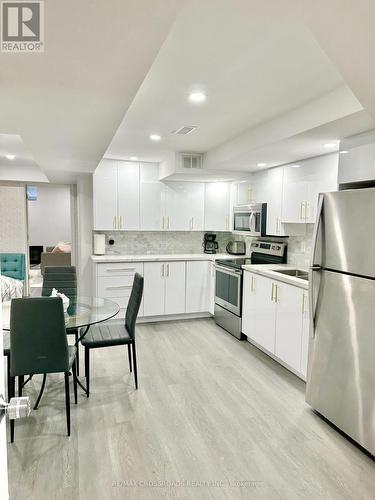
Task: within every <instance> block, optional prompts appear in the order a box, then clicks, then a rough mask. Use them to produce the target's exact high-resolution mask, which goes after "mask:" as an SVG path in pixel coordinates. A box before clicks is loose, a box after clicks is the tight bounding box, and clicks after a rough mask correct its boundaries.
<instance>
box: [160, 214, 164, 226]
mask: <svg viewBox="0 0 375 500" xmlns="http://www.w3.org/2000/svg"><path fill="white" fill-rule="evenodd" d="M161 228H162V229H164V215H163V217H162V218H161Z"/></svg>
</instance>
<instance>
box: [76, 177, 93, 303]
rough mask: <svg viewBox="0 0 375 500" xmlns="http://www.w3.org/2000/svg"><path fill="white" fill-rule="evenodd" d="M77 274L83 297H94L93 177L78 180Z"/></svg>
mask: <svg viewBox="0 0 375 500" xmlns="http://www.w3.org/2000/svg"><path fill="white" fill-rule="evenodd" d="M76 205H77V229H76V238H77V247H78V252H77V261H76V264H77V272H78V288H79V293H81V294H82V295H86V296H87V295H92V261H91V254H92V251H93V250H92V229H93V205H92V175H91V174H84V175H80V176H78V178H77V200H76Z"/></svg>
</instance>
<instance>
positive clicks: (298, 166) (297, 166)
mask: <svg viewBox="0 0 375 500" xmlns="http://www.w3.org/2000/svg"><path fill="white" fill-rule="evenodd" d="M290 167H291V168H300V167H301V165H290Z"/></svg>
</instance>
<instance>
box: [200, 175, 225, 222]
mask: <svg viewBox="0 0 375 500" xmlns="http://www.w3.org/2000/svg"><path fill="white" fill-rule="evenodd" d="M204 229H205V230H206V231H229V230H230V183H229V182H208V183H206V185H205V203H204Z"/></svg>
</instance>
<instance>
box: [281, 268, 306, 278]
mask: <svg viewBox="0 0 375 500" xmlns="http://www.w3.org/2000/svg"><path fill="white" fill-rule="evenodd" d="M275 273H280V274H285V275H286V276H293V277H294V278H299V279H301V280H306V281H308V280H309V274H308V273H307V272H306V271H302V270H301V269H282V270H280V271H276V270H275Z"/></svg>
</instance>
